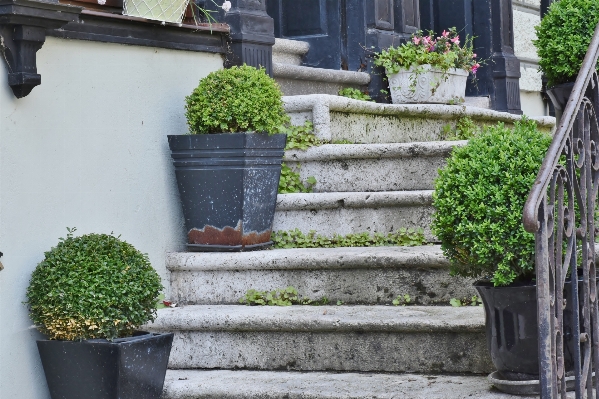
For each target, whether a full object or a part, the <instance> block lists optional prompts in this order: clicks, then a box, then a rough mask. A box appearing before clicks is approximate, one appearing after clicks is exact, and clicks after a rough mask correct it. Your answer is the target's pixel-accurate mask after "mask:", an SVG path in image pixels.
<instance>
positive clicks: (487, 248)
mask: <svg viewBox="0 0 599 399" xmlns="http://www.w3.org/2000/svg"><path fill="white" fill-rule="evenodd" d="M550 143H551V136H550V135H548V134H545V133H542V132H540V131H539V130H537V128H536V124H535V123H534V122H533V121H530V120H524V119H523V120H522V121H521V122H516V123H515V126H514V128H513V129H510V128H507V127H505V126H504V125H503V124H499V125H497V126H490V127H487V128H485V129H484V130H483V132H481V133H480V135H478V136H477V137H474V138H472V139H471V140H470V141H469V142H468V144H467V145H466V146H464V147H461V148H455V149H454V150H453V151H452V154H451V157H450V158H449V159H448V162H447V166H446V167H445V168H444V169H442V170H440V171H439V177H438V178H437V180H436V181H435V193H434V195H433V205H434V206H435V207H436V213H435V214H434V216H433V225H432V228H433V233H434V234H435V235H436V236H437V237H438V238H439V239H440V240H441V247H442V249H443V253H444V255H445V256H446V257H447V258H448V259H449V261H450V264H451V266H450V270H451V274H452V275H457V276H462V277H474V278H478V277H484V278H489V279H490V280H491V281H492V282H493V283H494V284H495V285H496V286H503V285H509V284H511V283H513V282H516V281H518V280H527V279H530V278H532V276H533V273H534V268H535V257H534V252H535V238H534V235H533V234H530V233H527V232H526V231H525V230H524V227H523V225H522V212H523V209H524V203H525V202H526V199H527V197H528V193H529V191H530V189H531V187H532V185H533V183H534V181H535V179H536V176H537V173H538V171H539V169H540V167H541V163H542V162H543V158H544V157H545V153H546V151H547V149H548V148H549V145H550Z"/></svg>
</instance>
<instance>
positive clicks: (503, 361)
mask: <svg viewBox="0 0 599 399" xmlns="http://www.w3.org/2000/svg"><path fill="white" fill-rule="evenodd" d="M578 285H579V293H580V292H582V279H579V280H578ZM474 287H475V288H476V289H477V290H478V292H479V294H480V296H481V298H482V301H483V305H484V306H485V316H486V321H485V327H486V334H487V345H488V347H489V352H490V354H491V360H492V361H493V364H494V365H495V367H496V368H497V371H499V373H500V374H501V376H502V377H503V378H505V379H508V380H515V381H528V380H538V378H539V360H538V359H539V339H538V330H539V328H538V320H537V289H536V285H535V284H534V283H531V284H527V285H519V286H508V287H494V286H493V284H491V283H487V282H481V281H479V282H476V283H475V284H474ZM571 293H572V289H571V287H570V284H569V282H568V284H566V289H565V290H564V298H565V299H566V308H565V309H564V363H565V364H564V365H565V367H566V371H571V370H573V369H574V362H573V354H572V353H573V348H574V342H573V340H572V337H573V333H572V317H573V312H572V305H571V303H572V301H571V300H570V298H571V295H572V294H571ZM580 300H582V298H580ZM580 300H579V301H580Z"/></svg>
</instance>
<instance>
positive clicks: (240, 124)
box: [185, 65, 289, 134]
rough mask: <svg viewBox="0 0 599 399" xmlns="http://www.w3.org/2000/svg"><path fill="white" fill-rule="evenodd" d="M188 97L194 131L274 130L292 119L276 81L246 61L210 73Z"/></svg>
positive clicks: (188, 110)
mask: <svg viewBox="0 0 599 399" xmlns="http://www.w3.org/2000/svg"><path fill="white" fill-rule="evenodd" d="M185 100H186V106H185V110H186V112H185V116H186V117H187V124H188V125H189V132H190V133H192V134H202V133H227V132H230V133H235V132H267V133H270V134H274V133H278V132H279V131H280V129H281V127H282V126H283V125H285V124H287V123H288V121H289V117H288V116H287V114H286V113H285V110H284V109H283V101H282V99H281V90H280V89H279V86H278V85H277V83H276V82H275V81H274V79H272V78H271V77H269V76H268V75H266V73H265V72H264V70H263V69H256V68H254V67H250V66H247V65H244V66H240V67H232V68H230V69H221V70H218V71H215V72H212V73H210V74H209V75H208V76H206V77H205V78H203V79H202V80H200V84H199V86H198V87H197V88H196V89H195V90H194V91H193V92H192V93H191V95H190V96H188V97H186V98H185Z"/></svg>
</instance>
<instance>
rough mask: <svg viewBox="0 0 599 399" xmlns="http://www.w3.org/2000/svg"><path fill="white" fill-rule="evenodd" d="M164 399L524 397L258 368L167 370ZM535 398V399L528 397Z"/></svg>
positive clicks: (435, 379)
mask: <svg viewBox="0 0 599 399" xmlns="http://www.w3.org/2000/svg"><path fill="white" fill-rule="evenodd" d="M163 398H164V399H192V398H194V399H196V398H197V399H199V398H228V399H237V398H238V399H247V398H268V399H274V398H287V399H350V398H351V399H373V398H380V399H400V398H401V399H423V398H427V399H466V398H469V399H470V398H477V399H520V398H522V397H521V396H514V395H509V394H505V393H501V392H498V391H496V390H495V389H492V388H491V384H490V383H489V381H488V379H487V377H486V376H480V375H468V376H466V375H429V374H392V373H350V372H341V373H332V372H317V371H313V372H300V371H295V372H293V371H253V370H168V371H167V373H166V379H165V383H164V395H163ZM527 398H530V399H534V397H527Z"/></svg>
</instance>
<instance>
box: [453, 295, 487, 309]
mask: <svg viewBox="0 0 599 399" xmlns="http://www.w3.org/2000/svg"><path fill="white" fill-rule="evenodd" d="M449 304H450V305H451V306H454V307H460V306H483V300H482V299H481V298H479V297H477V296H476V295H473V296H472V298H462V299H458V298H451V299H450V300H449Z"/></svg>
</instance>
